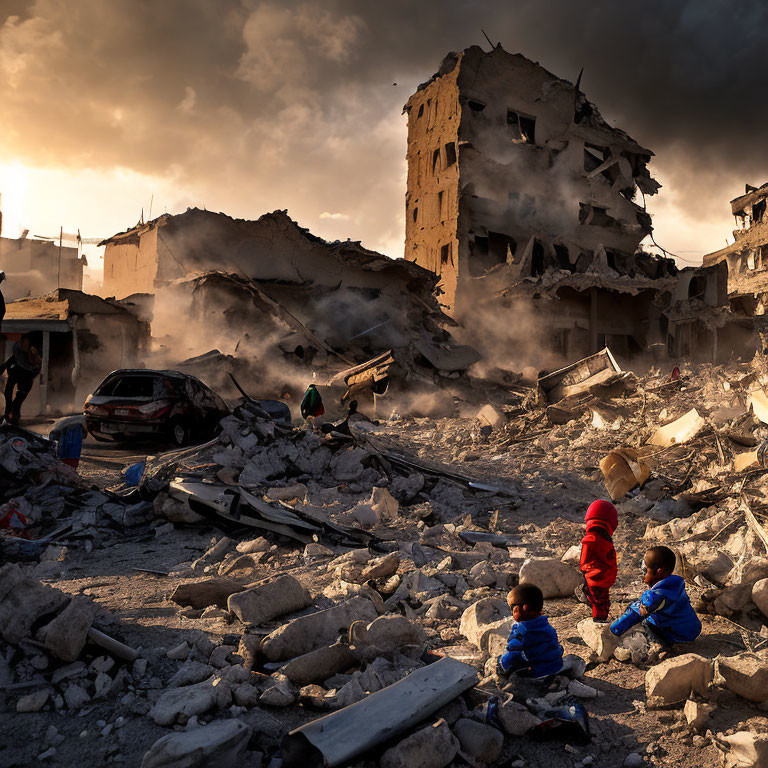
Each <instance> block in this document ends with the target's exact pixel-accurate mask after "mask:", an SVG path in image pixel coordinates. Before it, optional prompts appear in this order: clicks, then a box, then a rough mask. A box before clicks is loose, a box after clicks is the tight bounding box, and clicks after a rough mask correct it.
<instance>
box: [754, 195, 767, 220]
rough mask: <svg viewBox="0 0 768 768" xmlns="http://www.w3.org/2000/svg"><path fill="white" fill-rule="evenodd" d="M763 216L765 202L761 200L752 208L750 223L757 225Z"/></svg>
mask: <svg viewBox="0 0 768 768" xmlns="http://www.w3.org/2000/svg"><path fill="white" fill-rule="evenodd" d="M764 216H765V200H761V201H760V202H758V203H755V204H754V205H753V206H752V223H753V224H759V223H760V222H761V221H762V220H763V217H764Z"/></svg>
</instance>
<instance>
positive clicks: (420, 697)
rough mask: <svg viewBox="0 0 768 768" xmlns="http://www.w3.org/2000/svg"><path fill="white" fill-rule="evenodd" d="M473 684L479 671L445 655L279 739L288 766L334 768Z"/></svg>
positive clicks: (410, 723)
mask: <svg viewBox="0 0 768 768" xmlns="http://www.w3.org/2000/svg"><path fill="white" fill-rule="evenodd" d="M476 683H477V671H476V670H475V669H474V668H473V667H470V666H469V665H468V664H464V663H462V662H460V661H456V659H452V658H450V657H445V658H443V659H440V661H436V662H435V663H434V664H430V665H428V666H426V667H422V668H421V669H417V670H416V671H415V672H411V674H410V675H408V677H406V678H405V679H403V680H400V681H399V682H397V683H395V684H394V685H390V686H388V687H387V688H382V689H381V690H380V691H377V692H376V693H372V694H369V695H368V696H366V697H365V698H364V699H363V700H362V701H358V702H357V703H356V704H351V705H350V706H348V707H344V709H340V710H339V711H338V712H333V713H332V714H330V715H326V716H325V717H321V718H318V719H317V720H313V721H312V722H311V723H307V724H306V725H303V726H301V727H300V728H296V729H295V730H293V731H291V732H290V733H289V734H288V735H287V736H286V737H285V739H283V743H282V750H283V761H284V765H285V766H286V767H287V768H291V767H295V768H299V766H301V768H315V766H317V767H318V768H321V767H322V768H333V766H336V765H341V764H342V763H346V762H347V761H349V760H352V759H353V758H355V757H356V756H357V755H360V754H362V753H363V752H365V751H367V750H369V749H372V748H373V747H375V746H377V745H379V744H381V743H383V742H385V741H387V740H388V739H391V738H392V737H393V736H396V735H397V734H398V733H403V732H404V731H406V730H408V729H409V728H411V727H413V726H414V725H417V724H418V723H420V722H421V721H422V720H424V719H425V718H427V717H429V716H430V715H431V714H432V713H434V712H436V711H437V710H438V709H440V707H442V706H443V705H445V704H447V703H448V702H449V701H452V700H453V699H455V698H456V697H457V696H458V695H459V694H461V693H463V692H464V691H466V690H467V689H468V688H471V687H472V686H473V685H475V684H476Z"/></svg>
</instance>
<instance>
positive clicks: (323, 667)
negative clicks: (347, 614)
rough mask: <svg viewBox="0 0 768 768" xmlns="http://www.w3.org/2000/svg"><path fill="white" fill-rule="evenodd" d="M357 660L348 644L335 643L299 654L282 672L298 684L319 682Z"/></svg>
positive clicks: (352, 664)
mask: <svg viewBox="0 0 768 768" xmlns="http://www.w3.org/2000/svg"><path fill="white" fill-rule="evenodd" d="M356 662H357V659H356V658H355V655H354V654H353V653H352V651H351V650H350V648H349V646H348V645H345V644H344V643H334V644H333V645H329V646H328V647H326V648H318V649H317V650H316V651H310V652H309V653H305V654H304V655H303V656H298V657H296V658H295V659H291V661H289V662H288V664H286V665H285V666H284V667H283V669H282V672H283V674H284V675H285V676H286V677H287V678H288V679H289V680H290V681H291V682H292V683H293V684H294V685H296V686H299V687H301V686H304V685H307V684H309V683H318V682H322V681H323V680H327V679H328V678H329V677H331V676H333V675H335V674H337V673H338V672H343V671H344V670H345V669H348V668H349V667H351V666H354V664H355V663H356Z"/></svg>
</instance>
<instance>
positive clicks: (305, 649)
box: [261, 597, 378, 661]
mask: <svg viewBox="0 0 768 768" xmlns="http://www.w3.org/2000/svg"><path fill="white" fill-rule="evenodd" d="M377 616H378V611H377V610H376V607H375V606H374V604H373V603H372V602H371V601H370V600H369V599H368V598H366V597H353V598H352V599H350V600H347V601H346V602H344V603H341V604H340V605H335V606H333V607H332V608H326V609H325V610H323V611H316V612H315V613H310V614H308V615H307V616H299V617H298V618H296V619H293V620H292V621H289V622H288V623H287V624H284V625H283V626H282V627H280V628H278V629H276V630H275V631H274V632H271V633H270V634H269V635H267V636H266V637H265V638H264V639H263V640H262V642H261V651H262V653H263V654H264V655H265V656H266V657H267V659H269V660H270V661H282V660H283V659H290V658H293V657H294V656H301V655H303V654H305V653H309V652H310V651H313V650H315V649H316V648H320V647H322V646H324V645H331V644H332V643H334V642H335V641H336V639H337V638H338V636H339V634H340V633H341V632H342V631H343V630H346V629H348V628H349V625H350V624H352V622H353V621H358V620H362V621H373V619H375V618H376V617H377Z"/></svg>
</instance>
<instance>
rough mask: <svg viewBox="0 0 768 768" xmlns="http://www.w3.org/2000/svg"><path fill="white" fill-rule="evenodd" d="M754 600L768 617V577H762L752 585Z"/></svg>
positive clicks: (761, 611)
mask: <svg viewBox="0 0 768 768" xmlns="http://www.w3.org/2000/svg"><path fill="white" fill-rule="evenodd" d="M752 602H753V603H754V604H755V605H756V606H757V608H758V610H759V611H760V613H762V614H763V616H765V617H766V618H768V579H760V580H759V581H756V582H755V583H754V584H753V585H752Z"/></svg>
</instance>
